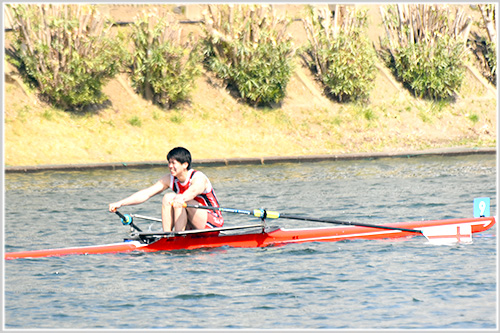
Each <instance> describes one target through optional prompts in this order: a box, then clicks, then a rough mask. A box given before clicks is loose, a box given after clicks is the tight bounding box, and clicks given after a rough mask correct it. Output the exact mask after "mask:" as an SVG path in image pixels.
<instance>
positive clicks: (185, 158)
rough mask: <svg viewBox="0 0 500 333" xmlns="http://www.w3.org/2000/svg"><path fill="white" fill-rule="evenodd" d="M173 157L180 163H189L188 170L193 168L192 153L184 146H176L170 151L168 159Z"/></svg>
mask: <svg viewBox="0 0 500 333" xmlns="http://www.w3.org/2000/svg"><path fill="white" fill-rule="evenodd" d="M171 158H173V159H175V160H177V161H178V162H179V163H180V164H183V163H187V164H188V170H189V169H191V153H190V152H189V150H187V149H186V148H184V147H176V148H174V149H172V150H171V151H169V152H168V154H167V161H169V160H170V159H171Z"/></svg>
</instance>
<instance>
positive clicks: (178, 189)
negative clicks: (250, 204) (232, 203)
mask: <svg viewBox="0 0 500 333" xmlns="http://www.w3.org/2000/svg"><path fill="white" fill-rule="evenodd" d="M197 172H198V173H199V174H201V175H203V177H205V178H206V179H207V183H208V186H207V188H206V189H205V192H203V193H202V194H199V195H197V196H196V197H195V198H194V200H196V201H197V202H199V203H200V205H203V206H211V207H219V201H218V200H217V196H216V195H215V192H214V188H213V187H212V184H211V183H210V180H209V179H208V177H207V176H206V175H205V174H204V173H203V172H201V171H196V170H194V169H191V170H189V171H188V177H187V180H186V181H185V182H184V183H181V182H180V181H179V180H178V179H177V178H176V177H174V176H172V175H170V188H171V189H172V190H173V191H174V192H175V193H177V194H182V193H184V192H185V191H186V190H187V189H188V188H189V186H191V179H192V178H193V176H194V174H195V173H197ZM207 213H208V214H207V224H206V226H205V229H211V228H220V227H222V226H223V225H224V218H223V217H222V214H221V212H220V211H218V210H216V211H213V210H207Z"/></svg>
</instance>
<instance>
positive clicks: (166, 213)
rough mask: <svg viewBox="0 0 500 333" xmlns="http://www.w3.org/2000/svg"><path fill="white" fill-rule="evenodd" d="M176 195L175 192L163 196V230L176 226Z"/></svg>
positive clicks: (170, 229)
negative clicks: (174, 205)
mask: <svg viewBox="0 0 500 333" xmlns="http://www.w3.org/2000/svg"><path fill="white" fill-rule="evenodd" d="M174 197H175V193H167V194H165V195H164V196H163V201H162V206H161V224H162V226H163V231H172V227H173V226H174V208H173V207H172V201H173V200H174Z"/></svg>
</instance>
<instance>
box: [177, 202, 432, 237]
mask: <svg viewBox="0 0 500 333" xmlns="http://www.w3.org/2000/svg"><path fill="white" fill-rule="evenodd" d="M184 206H185V207H187V208H196V209H208V210H218V211H220V212H227V213H235V214H245V215H253V216H255V217H260V218H261V219H265V218H271V219H277V218H284V219H291V220H300V221H310V222H321V223H333V224H343V225H353V226H358V227H369V228H377V229H386V230H399V231H406V232H414V233H418V234H421V235H424V233H423V232H422V231H421V230H417V229H406V228H398V227H390V226H385V225H378V224H368V223H360V222H350V221H339V220H330V219H317V218H310V217H303V216H296V215H288V214H282V213H279V212H275V211H267V210H264V209H254V210H253V211H250V210H242V209H233V208H222V207H212V206H202V205H187V204H185V205H184ZM424 236H425V235H424Z"/></svg>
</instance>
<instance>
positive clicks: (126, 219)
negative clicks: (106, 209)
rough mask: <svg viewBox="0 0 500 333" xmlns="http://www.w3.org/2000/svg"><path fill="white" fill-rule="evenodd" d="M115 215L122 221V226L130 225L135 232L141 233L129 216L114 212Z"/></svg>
mask: <svg viewBox="0 0 500 333" xmlns="http://www.w3.org/2000/svg"><path fill="white" fill-rule="evenodd" d="M115 213H116V215H118V216H119V217H120V218H121V220H122V224H123V225H130V226H131V227H132V228H134V229H135V230H137V231H139V232H141V231H142V230H141V229H140V228H139V227H138V226H136V225H135V224H134V219H133V218H132V216H130V215H129V214H125V215H123V214H122V213H120V212H119V211H115Z"/></svg>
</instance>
